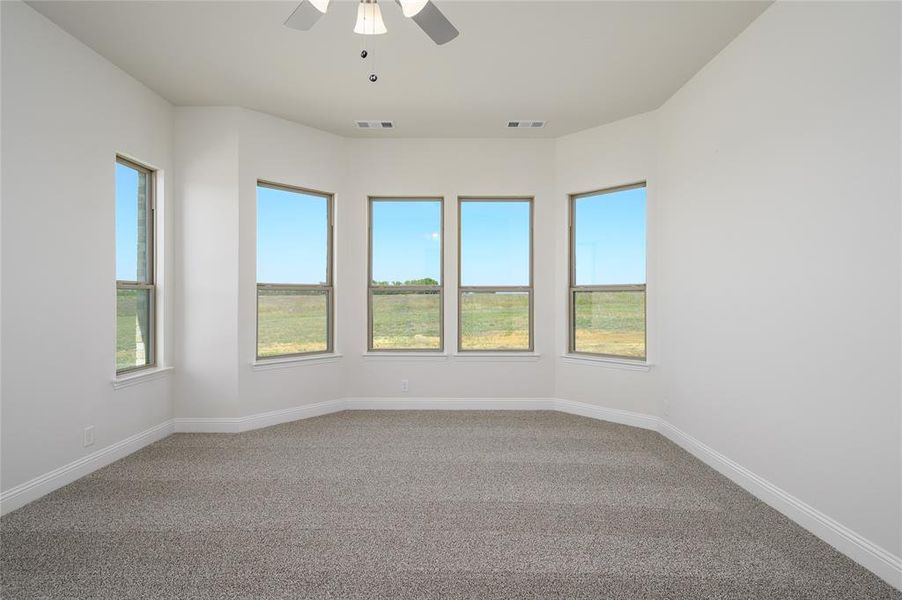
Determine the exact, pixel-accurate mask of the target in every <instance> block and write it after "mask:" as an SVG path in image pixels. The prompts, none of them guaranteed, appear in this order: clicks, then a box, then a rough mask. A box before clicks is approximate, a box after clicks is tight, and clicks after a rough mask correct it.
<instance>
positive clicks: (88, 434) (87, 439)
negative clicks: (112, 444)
mask: <svg viewBox="0 0 902 600" xmlns="http://www.w3.org/2000/svg"><path fill="white" fill-rule="evenodd" d="M82 443H83V444H84V446H85V448H87V447H88V446H93V445H94V426H93V425H88V426H87V427H85V430H84V437H83V439H82Z"/></svg>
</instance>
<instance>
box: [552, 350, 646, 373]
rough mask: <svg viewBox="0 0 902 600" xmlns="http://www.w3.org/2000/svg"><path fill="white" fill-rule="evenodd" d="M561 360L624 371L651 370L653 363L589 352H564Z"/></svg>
mask: <svg viewBox="0 0 902 600" xmlns="http://www.w3.org/2000/svg"><path fill="white" fill-rule="evenodd" d="M561 362H562V363H564V364H571V365H594V366H598V367H605V368H608V369H622V370H624V371H649V370H651V364H649V363H648V362H646V361H642V360H629V359H628V358H609V357H606V356H591V355H588V354H564V355H562V356H561Z"/></svg>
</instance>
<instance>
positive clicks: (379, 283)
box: [373, 277, 438, 287]
mask: <svg viewBox="0 0 902 600" xmlns="http://www.w3.org/2000/svg"><path fill="white" fill-rule="evenodd" d="M373 285H376V286H380V287H391V286H402V285H438V281H436V280H435V279H433V278H432V277H424V278H423V279H408V280H407V281H376V280H375V279H374V280H373Z"/></svg>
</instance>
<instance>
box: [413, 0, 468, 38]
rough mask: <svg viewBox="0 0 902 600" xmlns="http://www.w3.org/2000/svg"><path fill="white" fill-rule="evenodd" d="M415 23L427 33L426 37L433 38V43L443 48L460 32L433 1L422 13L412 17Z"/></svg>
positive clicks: (428, 3) (427, 4)
mask: <svg viewBox="0 0 902 600" xmlns="http://www.w3.org/2000/svg"><path fill="white" fill-rule="evenodd" d="M411 19H413V20H414V22H415V23H416V24H417V25H419V26H420V29H422V30H423V31H425V32H426V35H428V36H429V37H431V38H432V41H433V42H435V43H436V44H438V45H439V46H441V45H442V44H447V43H448V42H450V41H451V40H453V39H454V38H456V37H457V36H458V35H460V32H459V31H458V30H457V28H456V27H455V26H454V25H452V24H451V21H449V20H448V18H447V17H445V15H443V14H442V11H440V10H439V9H438V7H437V6H436V5H435V4H433V3H432V0H430V1H429V2H427V3H426V6H424V7H423V9H422V10H420V12H418V13H417V14H415V15H414V16H412V17H411Z"/></svg>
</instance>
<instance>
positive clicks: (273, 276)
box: [257, 185, 329, 285]
mask: <svg viewBox="0 0 902 600" xmlns="http://www.w3.org/2000/svg"><path fill="white" fill-rule="evenodd" d="M328 211H329V198H328V197H327V196H320V195H316V194H307V193H302V192H298V191H289V190H283V189H274V188H271V187H266V186H262V185H260V186H257V282H258V283H302V284H312V285H318V284H325V283H327V282H326V278H327V261H328V249H329V245H328V244H329V242H328V240H329V214H328Z"/></svg>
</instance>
